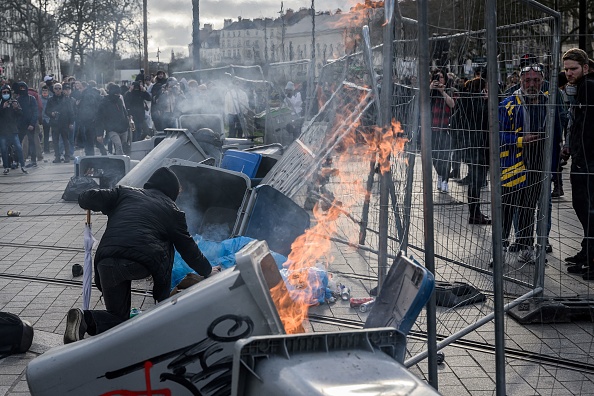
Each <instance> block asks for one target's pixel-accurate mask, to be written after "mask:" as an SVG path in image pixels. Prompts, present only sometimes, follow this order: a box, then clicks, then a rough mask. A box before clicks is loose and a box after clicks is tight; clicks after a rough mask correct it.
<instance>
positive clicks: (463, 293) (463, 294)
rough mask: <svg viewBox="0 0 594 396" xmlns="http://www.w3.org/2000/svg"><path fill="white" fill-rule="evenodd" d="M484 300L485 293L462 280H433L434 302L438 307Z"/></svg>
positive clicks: (458, 305) (462, 304)
mask: <svg viewBox="0 0 594 396" xmlns="http://www.w3.org/2000/svg"><path fill="white" fill-rule="evenodd" d="M481 301H485V295H484V294H483V293H481V292H480V291H478V290H477V289H476V288H475V287H474V286H471V285H468V284H466V283H463V282H441V281H436V282H435V304H436V305H438V306H440V307H447V308H453V307H461V306H464V305H470V304H474V303H477V302H481Z"/></svg>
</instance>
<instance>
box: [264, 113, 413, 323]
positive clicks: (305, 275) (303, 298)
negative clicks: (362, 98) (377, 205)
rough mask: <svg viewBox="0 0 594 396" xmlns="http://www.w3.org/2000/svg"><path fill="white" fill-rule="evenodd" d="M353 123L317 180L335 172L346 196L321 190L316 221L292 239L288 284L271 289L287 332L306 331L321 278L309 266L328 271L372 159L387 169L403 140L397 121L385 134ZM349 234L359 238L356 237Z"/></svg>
mask: <svg viewBox="0 0 594 396" xmlns="http://www.w3.org/2000/svg"><path fill="white" fill-rule="evenodd" d="M355 126H356V128H353V129H352V132H351V133H348V134H346V136H344V137H342V139H339V143H338V144H337V147H335V149H334V151H333V154H335V156H334V157H333V158H332V169H330V168H328V167H323V166H322V167H320V171H319V172H318V180H320V179H325V178H328V179H329V178H330V177H336V178H337V179H338V180H339V182H338V183H337V184H338V185H339V186H342V185H346V186H348V188H349V191H350V195H349V196H347V195H341V196H339V197H335V196H334V194H333V192H332V191H329V190H328V191H327V193H324V192H322V193H320V200H319V201H318V203H317V204H316V205H315V206H314V208H313V216H314V219H315V221H314V225H313V227H311V228H309V229H308V230H306V232H305V233H304V234H303V235H301V236H300V237H299V238H297V239H296V240H295V242H294V243H293V244H292V246H291V253H290V254H289V257H288V261H287V264H285V265H288V268H289V273H290V276H289V277H288V279H287V280H286V282H287V283H288V284H289V287H287V285H286V284H285V282H284V281H281V282H280V283H279V284H278V285H277V286H276V287H274V288H273V289H271V291H270V292H271V295H272V299H273V301H274V304H275V306H276V308H277V310H278V312H279V315H280V318H281V321H282V322H283V325H284V327H285V331H286V333H287V334H295V333H302V332H304V331H305V329H304V323H306V321H307V314H308V309H309V307H310V306H312V305H314V304H316V303H317V302H316V298H315V296H313V295H312V293H314V292H315V291H316V290H319V289H320V288H322V285H321V284H320V283H319V278H312V277H311V276H310V271H311V268H316V267H317V266H320V263H323V265H324V269H325V270H327V268H328V265H329V264H331V263H332V261H333V257H332V254H331V250H332V241H331V238H332V237H333V236H335V235H336V234H337V230H338V222H339V220H340V219H341V218H343V217H345V216H346V217H350V218H351V219H353V216H352V215H351V214H350V212H349V209H350V208H351V207H353V205H355V204H356V203H357V202H362V201H363V200H364V199H365V197H366V195H369V194H370V192H369V191H367V189H366V186H365V185H366V180H365V179H366V177H367V173H369V163H370V160H373V161H374V162H377V164H378V167H379V170H380V171H381V172H382V173H386V172H388V171H389V170H390V163H391V161H392V160H393V159H395V158H397V157H398V156H399V153H401V152H402V151H403V148H404V144H405V143H406V139H405V138H403V137H400V136H399V134H400V133H401V132H402V129H401V128H400V123H399V122H397V121H393V122H392V125H391V127H390V128H388V129H387V130H386V131H385V132H384V133H382V131H381V128H380V129H378V127H376V126H373V127H361V126H360V125H355ZM338 128H339V127H338ZM338 128H337V129H336V130H338ZM353 164H367V166H365V167H363V168H362V169H365V171H364V173H365V174H361V173H360V172H358V171H357V172H353V171H352V169H353V167H354V165H353ZM357 169H359V168H357ZM362 176H363V177H362ZM339 198H340V199H339ZM355 221H356V220H355ZM347 237H348V238H349V239H352V240H353V241H357V236H347Z"/></svg>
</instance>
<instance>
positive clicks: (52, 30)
mask: <svg viewBox="0 0 594 396" xmlns="http://www.w3.org/2000/svg"><path fill="white" fill-rule="evenodd" d="M60 8H61V7H60V4H59V2H58V1H57V0H25V1H23V0H2V1H0V41H5V42H10V43H11V44H13V45H14V46H15V50H17V51H20V52H21V53H22V54H23V55H24V57H25V59H32V58H34V57H37V58H38V60H39V65H40V69H41V70H40V71H41V75H45V73H46V71H47V63H46V61H45V57H44V55H45V54H46V53H47V51H48V50H49V49H51V48H53V46H54V43H57V42H58V38H59V27H60V26H59V21H58V20H57V19H56V18H55V15H58V14H59V13H60ZM15 38H17V39H18V38H21V40H15Z"/></svg>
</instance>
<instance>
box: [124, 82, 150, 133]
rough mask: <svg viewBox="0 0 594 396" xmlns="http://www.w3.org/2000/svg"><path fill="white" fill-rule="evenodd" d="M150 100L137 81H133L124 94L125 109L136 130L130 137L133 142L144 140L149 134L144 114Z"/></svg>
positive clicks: (142, 86) (141, 84)
mask: <svg viewBox="0 0 594 396" xmlns="http://www.w3.org/2000/svg"><path fill="white" fill-rule="evenodd" d="M150 100H151V95H150V94H149V93H148V92H147V91H146V89H145V87H144V85H143V83H142V82H141V81H138V80H137V81H134V82H133V83H132V85H130V89H129V90H128V92H126V93H125V94H124V102H125V103H126V109H127V110H128V114H129V115H131V116H132V119H133V120H134V124H135V125H136V130H135V131H134V132H133V135H132V141H133V142H137V141H139V140H144V138H145V137H147V135H148V134H149V130H148V125H147V124H146V119H145V117H144V114H145V111H146V110H147V105H146V102H150ZM145 101H146V102H145Z"/></svg>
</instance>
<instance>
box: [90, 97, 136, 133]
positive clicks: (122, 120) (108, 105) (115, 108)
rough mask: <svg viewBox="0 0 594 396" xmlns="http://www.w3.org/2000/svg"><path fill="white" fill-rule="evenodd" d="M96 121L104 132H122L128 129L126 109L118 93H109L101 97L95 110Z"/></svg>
mask: <svg viewBox="0 0 594 396" xmlns="http://www.w3.org/2000/svg"><path fill="white" fill-rule="evenodd" d="M97 121H98V122H99V123H100V124H101V126H102V129H104V130H105V131H106V132H118V133H122V132H126V131H127V130H128V127H129V125H130V122H129V119H128V111H127V110H126V107H125V106H124V102H123V101H122V98H121V96H120V95H119V94H118V95H112V94H110V95H107V96H105V97H104V98H103V100H102V101H101V104H100V105H99V111H98V112H97Z"/></svg>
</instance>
